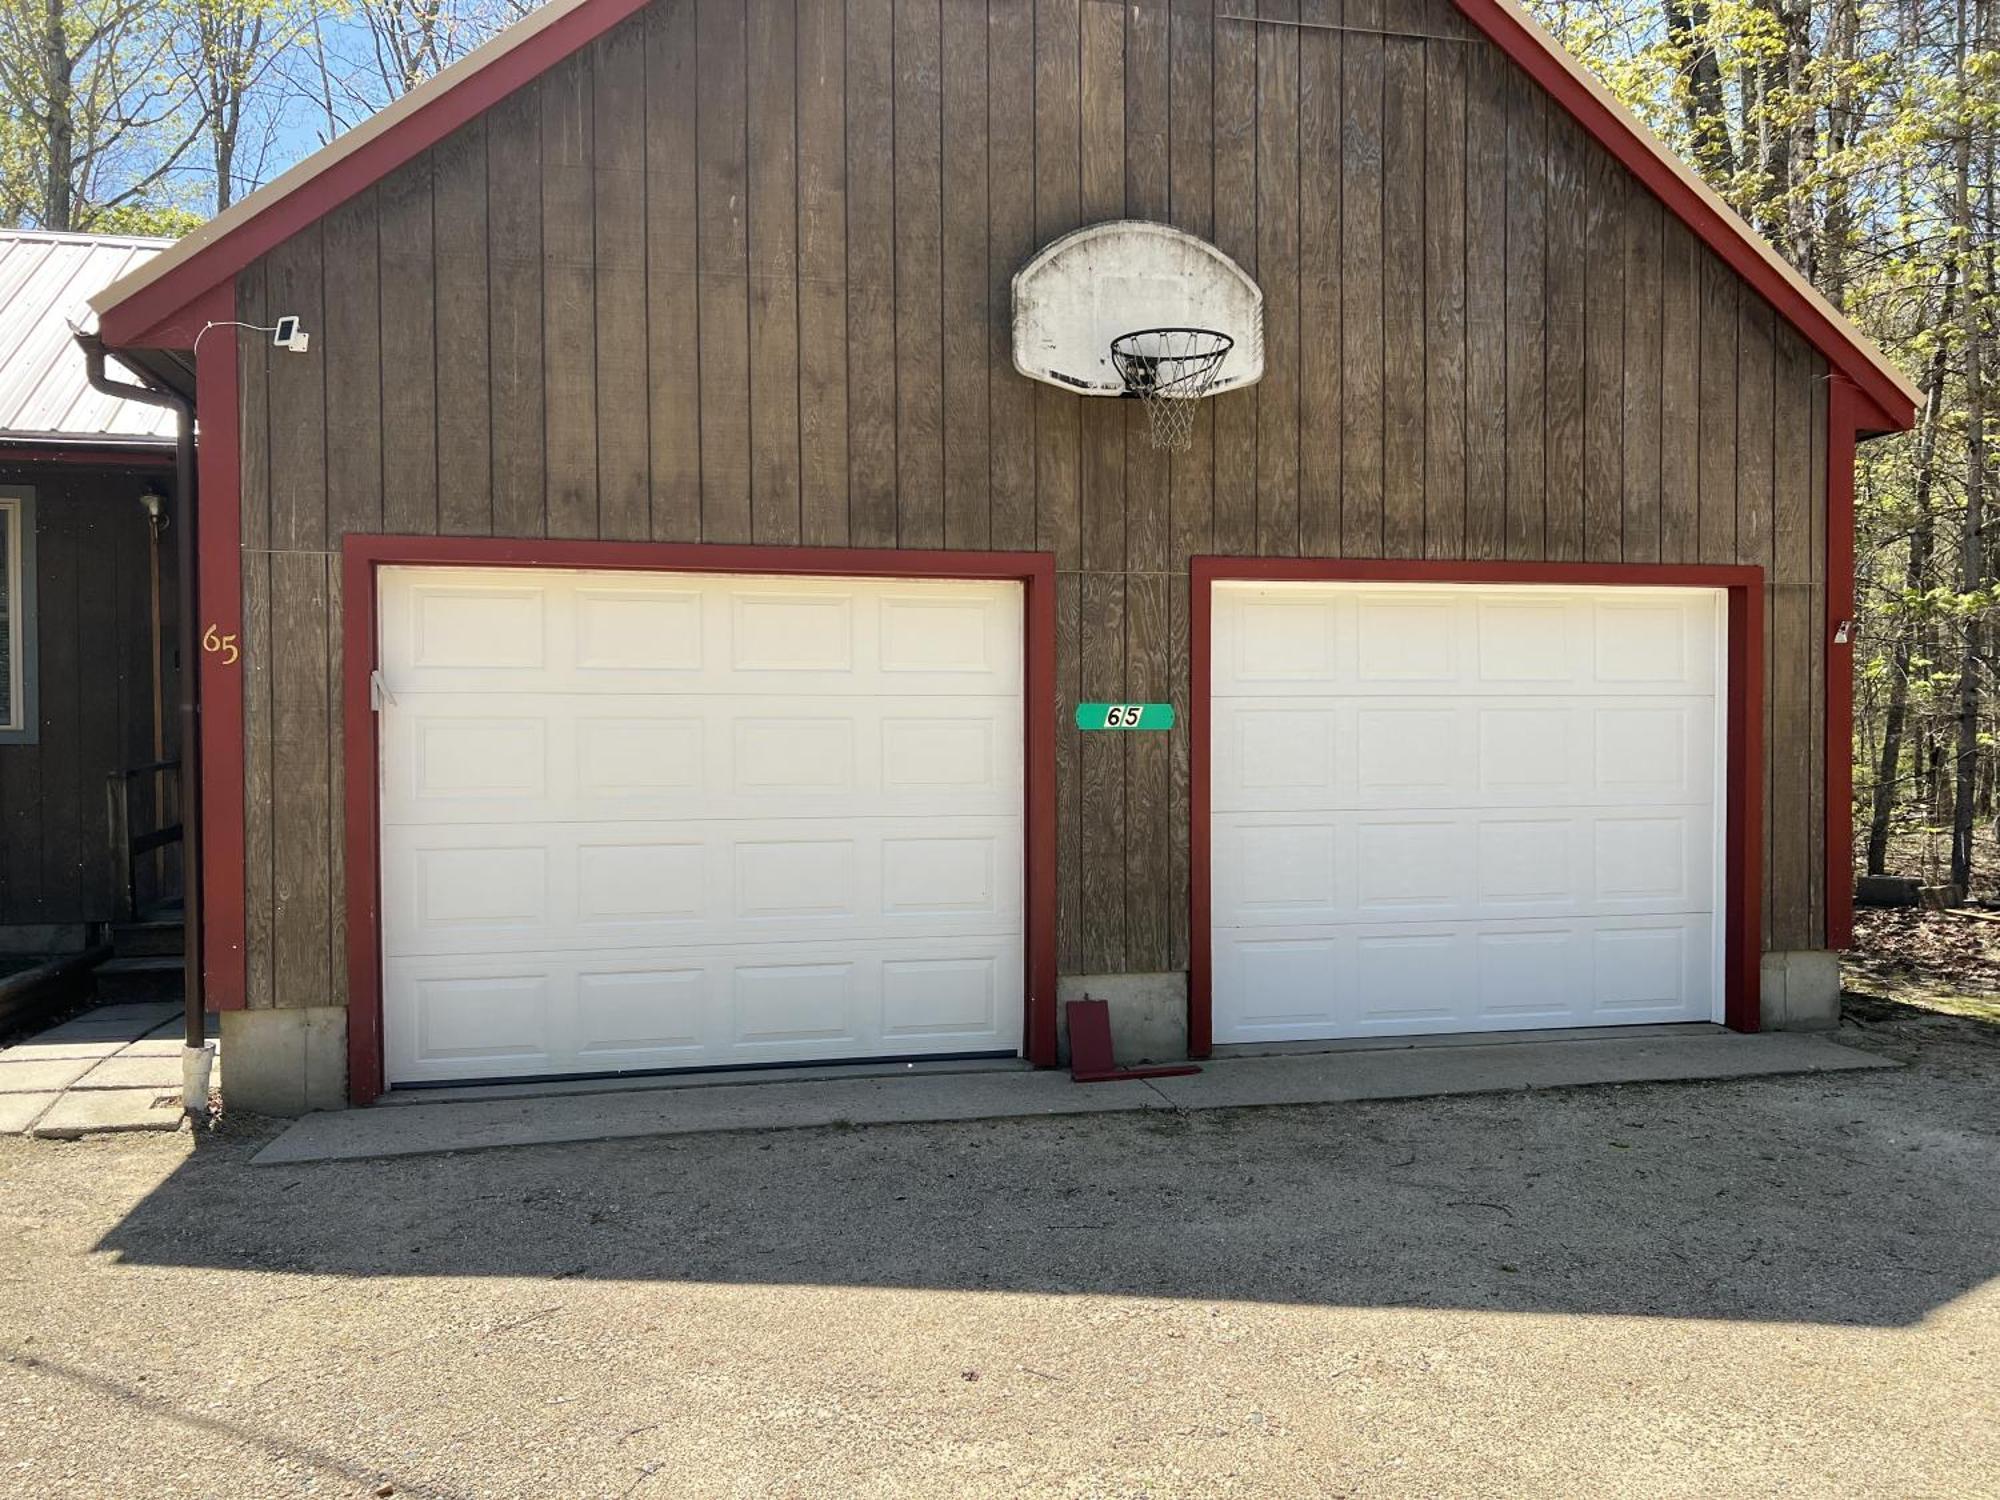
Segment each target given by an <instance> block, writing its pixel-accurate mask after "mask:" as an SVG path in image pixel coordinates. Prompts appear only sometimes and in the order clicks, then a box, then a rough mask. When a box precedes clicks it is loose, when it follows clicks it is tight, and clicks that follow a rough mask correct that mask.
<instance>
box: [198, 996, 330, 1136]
mask: <svg viewBox="0 0 2000 1500" xmlns="http://www.w3.org/2000/svg"><path fill="white" fill-rule="evenodd" d="M222 1056H223V1059H224V1064H223V1065H224V1068H225V1070H226V1073H225V1077H224V1079H223V1084H222V1102H223V1106H224V1107H225V1108H227V1109H240V1110H247V1111H248V1112H249V1113H251V1114H258V1115H279V1116H291V1115H303V1114H307V1113H309V1112H310V1111H312V1110H316V1109H341V1108H344V1107H345V1106H346V1104H347V1012H346V1010H344V1009H343V1008H341V1007H339V1006H333V1005H316V1006H311V1007H308V1008H303V1009H287V1010H226V1011H224V1012H223V1013H222Z"/></svg>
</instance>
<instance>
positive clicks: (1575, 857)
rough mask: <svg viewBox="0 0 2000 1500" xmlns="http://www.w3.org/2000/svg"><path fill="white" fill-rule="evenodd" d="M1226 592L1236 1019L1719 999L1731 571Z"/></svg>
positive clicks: (1648, 1014)
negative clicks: (1723, 585)
mask: <svg viewBox="0 0 2000 1500" xmlns="http://www.w3.org/2000/svg"><path fill="white" fill-rule="evenodd" d="M1213 608H1214V617H1213V627H1214V628H1213V663H1212V670H1213V687H1212V691H1213V695H1214V698H1213V717H1212V720H1211V724H1212V728H1211V765H1212V771H1211V795H1212V808H1213V816H1214V824H1213V848H1212V856H1211V858H1212V871H1213V874H1212V881H1213V883H1212V886H1211V899H1212V903H1213V908H1212V909H1213V925H1214V950H1213V951H1214V973H1213V994H1214V1027H1215V1031H1214V1035H1215V1040H1216V1041H1217V1042H1259V1041H1280V1040H1297V1039H1305V1038H1322V1037H1367V1036H1400V1035H1416V1034H1422V1033H1435V1032H1453V1031H1487V1030H1512V1029H1528V1028H1537V1027H1558V1026H1600V1025H1607V1024H1612V1023H1620V1022H1661V1021H1687V1020H1703V1021H1707V1020H1719V1019H1720V1018H1721V1011H1720V1001H1721V994H1722V989H1721V931H1720V923H1719V921H1718V917H1717V913H1718V912H1719V910H1720V895H1721V873H1720V867H1719V863H1718V860H1719V856H1720V852H1721V844H1722V839H1721V828H1722V816H1723V805H1722V796H1721V791H1720V780H1719V772H1720V768H1721V766H1722V765H1723V764H1724V758H1723V752H1722V746H1721V744H1720V742H1719V738H1718V737H1719V735H1720V734H1721V732H1722V729H1723V725H1722V722H1721V721H1722V715H1721V714H1720V713H1719V712H1718V699H1717V694H1718V690H1719V688H1720V687H1721V686H1722V682H1723V675H1724V667H1723V663H1722V656H1721V653H1722V649H1723V645H1724V639H1725V623H1724V622H1725V615H1724V613H1723V608H1724V595H1723V594H1722V593H1721V592H1720V591H1714V590H1694V589H1671V590H1669V589H1660V590H1652V589H1645V590H1642V589H1630V588H1605V589H1554V588H1526V587H1514V586H1509V587H1470V586H1463V585H1438V586H1418V585H1407V586H1392V587H1385V586H1382V585H1359V584H1255V585H1251V584H1218V585H1217V586H1216V588H1215V594H1214V605H1213Z"/></svg>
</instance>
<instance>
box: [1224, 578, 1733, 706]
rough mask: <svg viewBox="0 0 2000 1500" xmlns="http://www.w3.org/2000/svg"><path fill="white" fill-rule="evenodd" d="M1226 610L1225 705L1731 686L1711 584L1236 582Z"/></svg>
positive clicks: (1700, 690)
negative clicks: (1249, 699) (1723, 671)
mask: <svg viewBox="0 0 2000 1500" xmlns="http://www.w3.org/2000/svg"><path fill="white" fill-rule="evenodd" d="M1213 608H1214V620H1215V631H1214V634H1213V642H1214V647H1215V649H1214V651H1213V654H1212V657H1211V687H1212V690H1213V692H1214V693H1215V695H1216V696H1217V697H1232V696H1242V695H1259V696H1268V697H1289V696H1306V697H1311V696H1315V695H1318V694H1322V693H1325V692H1328V691H1332V692H1336V693H1339V694H1341V695H1343V696H1362V697H1368V696H1389V697H1404V696H1409V695H1412V694H1423V693H1426V692H1435V691H1437V690H1439V689H1440V688H1443V687H1447V686H1448V687H1450V688H1451V689H1452V691H1453V692H1455V693H1459V694H1471V695H1483V696H1498V697H1511V696H1515V695H1517V694H1520V693H1522V692H1524V691H1525V692H1541V693H1569V692H1573V691H1583V692H1593V691H1599V690H1605V691H1622V692H1626V693H1631V694H1635V695H1641V696H1644V695H1652V694H1664V695H1674V694H1682V695H1693V696H1707V695H1709V694H1712V693H1713V692H1714V691H1715V689H1716V685H1717V680H1718V679H1717V674H1716V658H1717V652H1716V647H1717V644H1718V641H1719V626H1718V622H1717V616H1716V612H1715V609H1714V604H1713V595H1712V593H1710V592H1709V591H1705V590H1698V589H1616V590H1612V589H1605V590H1600V591H1597V592H1595V593H1591V592H1589V591H1584V590H1577V589H1567V588H1560V587H1548V588H1539V587H1510V588H1506V589H1504V590H1503V589H1497V588H1477V587H1471V586H1467V585H1461V584H1437V585H1409V584H1399V585H1393V586H1374V585H1341V586H1338V587H1337V588H1335V587H1332V586H1327V585H1319V584H1288V583H1271V584H1229V585H1224V586H1221V587H1218V588H1217V590H1216V592H1215V595H1214V602H1213Z"/></svg>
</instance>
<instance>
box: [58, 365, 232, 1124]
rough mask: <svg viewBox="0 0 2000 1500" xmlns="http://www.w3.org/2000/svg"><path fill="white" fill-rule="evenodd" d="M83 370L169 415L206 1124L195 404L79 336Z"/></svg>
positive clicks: (184, 820)
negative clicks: (121, 370) (124, 375)
mask: <svg viewBox="0 0 2000 1500" xmlns="http://www.w3.org/2000/svg"><path fill="white" fill-rule="evenodd" d="M76 341H77V343H78V345H79V346H81V348H82V349H83V358H84V368H85V371H86V373H87V374H88V376H89V379H90V385H91V389H92V390H96V391H101V392H102V393H103V394H105V395H107V396H114V397H116V398H118V399H119V400H121V401H137V402H139V403H141V404H142V405H145V406H160V407H166V408H168V409H169V410H171V411H172V412H173V414H174V505H175V507H176V509H177V510H178V511H179V514H178V515H177V516H176V517H175V520H176V521H177V522H179V524H178V525H177V526H176V527H175V533H176V535H175V554H176V556H175V561H176V569H175V571H176V574H177V577H178V582H179V593H180V601H179V603H180V619H179V621H178V630H177V634H178V635H179V637H180V642H179V644H180V658H181V660H180V700H181V701H180V727H181V888H182V889H181V902H182V908H183V910H184V911H185V913H186V943H185V946H184V951H183V956H182V959H181V993H182V995H183V996H184V997H185V1000H186V1012H185V1022H186V1034H185V1043H184V1045H183V1046H182V1048H181V1108H182V1110H183V1111H184V1112H185V1113H186V1114H187V1115H188V1117H189V1118H190V1119H194V1120H205V1119H207V1118H208V1081H209V1075H210V1072H211V1070H212V1068H213V1066H214V1063H215V1049H214V1047H213V1046H211V1045H210V1043H209V1040H208V1005H207V996H206V994H205V993H204V991H203V988H202V949H203V946H204V945H203V942H202V920H201V918H202V910H201V876H202V859H201V697H200V693H201V687H200V684H201V640H200V634H199V629H200V627H199V625H198V624H197V621H198V618H199V616H198V615H197V612H196V597H195V559H196V557H197V556H198V553H197V551H196V545H195V544H196V534H197V530H198V521H197V511H198V509H199V507H198V506H197V505H196V494H195V461H194V458H195V455H194V403H193V402H192V401H190V400H189V399H188V398H187V397H186V396H183V395H181V394H180V393H179V392H178V391H172V390H168V389H167V388H165V387H164V386H157V387H156V386H153V385H133V384H131V383H130V382H128V381H123V380H114V379H112V378H111V377H110V376H109V375H107V374H106V373H105V369H104V343H103V341H102V340H101V339H99V338H98V337H97V335H95V334H91V333H81V332H79V333H78V334H77V335H76ZM142 378H143V377H142Z"/></svg>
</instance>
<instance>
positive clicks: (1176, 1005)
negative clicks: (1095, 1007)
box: [1056, 973, 1188, 1068]
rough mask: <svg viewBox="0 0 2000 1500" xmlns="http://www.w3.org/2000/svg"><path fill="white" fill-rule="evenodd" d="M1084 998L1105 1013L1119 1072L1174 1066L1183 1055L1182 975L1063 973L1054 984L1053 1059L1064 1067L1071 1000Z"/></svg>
mask: <svg viewBox="0 0 2000 1500" xmlns="http://www.w3.org/2000/svg"><path fill="white" fill-rule="evenodd" d="M1086 996H1088V997H1089V998H1090V999H1092V1000H1102V1001H1104V1002H1105V1003H1106V1004H1107V1005H1108V1006H1109V1007H1110V1011H1111V1053H1112V1057H1113V1059H1114V1060H1115V1061H1116V1062H1117V1063H1118V1065H1119V1066H1120V1067H1121V1068H1129V1067H1133V1066H1135V1065H1137V1064H1139V1063H1160V1062H1180V1061H1182V1060H1183V1059H1185V1058H1186V1057H1187V1055H1188V1052H1187V1046H1188V1041H1187V975H1186V974H1179V973H1176V974H1065V975H1063V976H1062V978H1061V979H1059V980H1058V981H1057V982H1056V1016H1057V1020H1056V1056H1057V1057H1058V1058H1059V1059H1060V1060H1061V1061H1062V1063H1063V1064H1064V1066H1067V1065H1068V1063H1069V1012H1068V1011H1067V1010H1066V1009H1064V1007H1065V1006H1066V1005H1067V1004H1068V1003H1069V1002H1070V1001H1072V1000H1081V999H1084V998H1085V997H1086Z"/></svg>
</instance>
